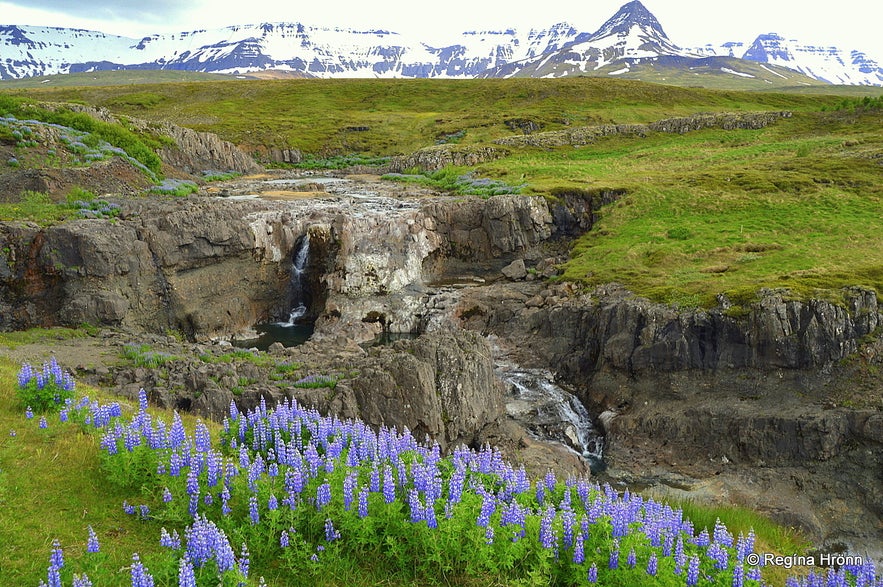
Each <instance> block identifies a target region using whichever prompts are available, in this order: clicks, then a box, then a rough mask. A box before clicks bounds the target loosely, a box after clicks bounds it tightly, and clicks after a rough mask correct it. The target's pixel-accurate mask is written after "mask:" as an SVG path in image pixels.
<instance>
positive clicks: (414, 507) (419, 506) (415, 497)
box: [408, 489, 423, 524]
mask: <svg viewBox="0 0 883 587" xmlns="http://www.w3.org/2000/svg"><path fill="white" fill-rule="evenodd" d="M408 507H409V508H410V510H411V523H412V524H416V523H418V522H420V521H422V520H423V503H422V502H421V501H420V492H419V491H417V490H416V489H411V490H410V491H409V492H408Z"/></svg>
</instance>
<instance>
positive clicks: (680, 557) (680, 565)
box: [675, 536, 687, 575]
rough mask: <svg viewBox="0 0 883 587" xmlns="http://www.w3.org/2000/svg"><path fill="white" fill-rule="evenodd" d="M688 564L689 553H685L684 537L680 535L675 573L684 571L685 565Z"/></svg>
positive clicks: (676, 547) (676, 548)
mask: <svg viewBox="0 0 883 587" xmlns="http://www.w3.org/2000/svg"><path fill="white" fill-rule="evenodd" d="M686 564H687V555H686V554H685V553H684V539H683V538H682V537H680V536H678V542H677V544H675V575H680V574H681V573H683V572H684V565H686Z"/></svg>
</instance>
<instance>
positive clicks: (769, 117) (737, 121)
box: [494, 111, 791, 148]
mask: <svg viewBox="0 0 883 587" xmlns="http://www.w3.org/2000/svg"><path fill="white" fill-rule="evenodd" d="M790 116H791V112H788V111H782V112H740V113H717V114H694V115H693V116H685V117H678V118H666V119H664V120H659V121H656V122H652V123H650V124H602V125H596V126H581V127H576V128H567V129H564V130H556V131H549V132H537V133H533V134H529V135H518V136H511V137H505V138H502V139H497V140H496V141H494V142H495V143H497V144H500V145H508V146H525V145H527V146H533V147H547V148H548V147H563V146H565V145H573V146H579V145H588V144H589V143H593V142H595V141H596V140H598V139H600V138H603V137H609V136H614V135H619V136H626V137H645V136H647V135H648V134H649V133H651V132H665V133H677V134H684V133H686V132H691V131H696V130H701V129H703V128H721V129H724V130H734V129H746V130H756V129H759V128H764V127H765V126H768V125H770V124H772V123H774V122H775V121H777V120H779V119H780V118H790Z"/></svg>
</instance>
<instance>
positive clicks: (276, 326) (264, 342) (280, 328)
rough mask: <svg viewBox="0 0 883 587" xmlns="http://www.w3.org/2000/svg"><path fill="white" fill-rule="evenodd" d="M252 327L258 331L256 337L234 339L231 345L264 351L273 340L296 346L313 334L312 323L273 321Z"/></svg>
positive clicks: (287, 345)
mask: <svg viewBox="0 0 883 587" xmlns="http://www.w3.org/2000/svg"><path fill="white" fill-rule="evenodd" d="M254 329H255V331H257V333H258V336H257V338H242V339H236V340H233V341H231V342H232V343H233V346H236V347H240V348H246V349H250V348H256V349H258V350H261V351H266V350H267V349H268V348H270V345H271V344H273V343H274V342H281V343H282V344H283V345H285V346H286V347H290V346H297V345H299V344H303V343H305V342H306V341H307V340H309V338H310V337H311V336H312V335H313V324H312V323H301V324H288V323H287V322H274V323H271V324H258V325H256V326H255V327H254Z"/></svg>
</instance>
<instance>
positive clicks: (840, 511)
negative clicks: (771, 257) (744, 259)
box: [436, 282, 883, 549]
mask: <svg viewBox="0 0 883 587" xmlns="http://www.w3.org/2000/svg"><path fill="white" fill-rule="evenodd" d="M481 289H482V291H481V292H479V291H477V290H476V291H470V290H468V289H465V290H461V291H459V292H454V293H453V294H451V296H452V298H450V299H447V300H446V303H445V304H444V307H445V308H446V310H445V311H446V312H447V316H448V319H449V320H453V321H455V322H457V323H460V324H463V325H464V326H466V327H468V328H470V329H475V330H477V331H481V332H484V333H488V334H492V335H494V336H495V337H497V340H499V341H505V342H501V344H506V345H507V347H508V349H509V352H510V353H511V354H513V356H516V357H518V360H519V362H520V363H521V364H522V365H531V364H533V365H536V366H546V367H551V368H552V369H553V370H555V371H556V372H557V374H558V376H559V377H560V378H561V379H562V380H563V381H565V382H567V383H569V384H570V385H572V386H573V387H574V388H575V390H576V391H577V393H578V395H579V396H580V397H581V398H582V400H583V402H584V403H585V404H586V405H587V406H588V407H589V408H590V410H591V411H592V412H593V413H594V414H595V415H596V416H600V418H599V420H600V422H601V423H602V424H603V426H604V429H605V431H606V445H605V458H606V461H607V463H608V465H609V469H608V475H610V477H611V478H612V480H615V481H622V482H626V483H633V484H640V485H642V486H650V487H653V488H654V491H656V492H657V494H658V495H662V496H664V497H667V498H672V497H674V498H679V499H695V500H698V501H718V502H727V503H733V502H736V503H740V504H742V505H746V506H749V507H754V508H756V507H758V495H759V493H763V494H764V496H765V497H764V499H763V500H762V503H761V504H760V507H761V509H762V510H763V511H765V512H767V513H769V514H770V515H772V516H774V517H775V518H776V519H777V520H779V521H780V522H782V523H785V524H787V525H789V526H797V527H800V528H801V529H802V530H804V531H805V532H807V533H808V534H809V535H810V536H811V537H812V538H813V539H815V540H817V541H819V543H821V544H835V543H838V542H840V543H842V542H844V541H845V543H846V544H847V545H848V546H849V547H850V548H859V549H861V548H864V546H863V545H867V544H879V543H880V539H881V537H883V535H881V533H880V524H879V521H880V520H881V519H883V509H881V508H880V503H883V501H881V500H883V492H881V488H883V477H881V471H883V460H881V459H883V432H881V423H883V417H881V415H880V414H881V411H880V410H881V409H883V405H881V404H880V389H881V388H883V379H881V376H880V372H881V366H883V353H881V352H880V351H881V349H883V337H881V335H880V332H881V326H883V312H881V310H883V308H881V306H880V305H879V302H878V300H877V296H876V294H875V293H874V292H873V291H870V290H866V289H862V288H846V289H844V290H843V292H842V300H840V301H839V302H837V303H835V302H832V301H823V300H795V299H792V298H790V297H789V296H788V295H787V294H786V293H785V292H781V291H764V292H761V294H760V296H759V297H758V299H757V300H756V301H755V302H754V303H752V304H750V305H749V306H748V307H747V308H745V310H746V311H745V312H738V313H731V312H728V309H727V308H728V302H727V301H726V300H725V299H723V298H722V299H721V302H722V305H721V306H720V307H718V308H714V309H711V310H696V309H687V310H678V309H676V308H673V307H669V306H665V305H661V304H654V303H651V302H649V301H647V300H645V299H641V298H637V297H635V296H634V295H632V294H630V293H629V292H627V291H625V290H623V289H622V288H620V287H617V286H608V287H604V288H599V289H597V290H596V291H594V292H591V293H588V292H580V291H579V290H577V289H576V288H574V287H572V286H570V285H568V284H557V285H554V286H549V285H548V284H543V283H536V282H533V283H528V282H518V283H498V284H495V285H493V286H489V287H484V288H481ZM439 305H440V306H441V304H439ZM438 322H439V319H438V317H436V323H438ZM856 488H861V489H860V493H861V495H857V493H856Z"/></svg>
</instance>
